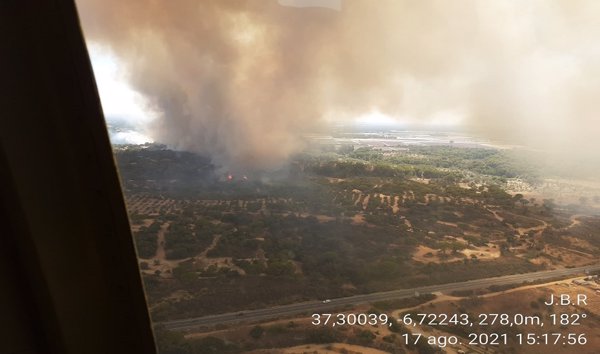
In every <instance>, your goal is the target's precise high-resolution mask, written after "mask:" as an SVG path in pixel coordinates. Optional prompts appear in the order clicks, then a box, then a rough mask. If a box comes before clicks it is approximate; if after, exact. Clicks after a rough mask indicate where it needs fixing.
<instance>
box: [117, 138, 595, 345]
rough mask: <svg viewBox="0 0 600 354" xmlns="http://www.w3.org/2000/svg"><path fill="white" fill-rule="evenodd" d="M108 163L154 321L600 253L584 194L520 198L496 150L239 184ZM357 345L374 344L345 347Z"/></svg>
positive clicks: (348, 156)
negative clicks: (572, 199)
mask: <svg viewBox="0 0 600 354" xmlns="http://www.w3.org/2000/svg"><path fill="white" fill-rule="evenodd" d="M116 159H117V162H118V165H119V169H120V172H121V178H122V182H123V188H124V192H125V197H126V202H127V206H128V210H129V213H130V219H131V223H132V229H133V231H134V237H135V241H136V245H137V249H138V256H139V258H140V268H141V271H142V273H143V274H144V282H145V286H146V290H147V296H148V300H149V303H150V309H151V314H152V317H153V320H155V321H164V320H172V319H177V318H188V317H194V316H203V315H209V314H215V313H224V312H235V311H240V310H244V309H255V308H263V307H268V306H274V305H278V304H287V303H293V302H298V301H305V300H314V299H317V300H322V299H329V298H336V297H343V296H351V295H356V294H361V293H370V292H376V291H384V290H391V289H398V288H410V287H415V286H421V285H427V284H438V283H445V282H457V281H464V280H469V279H478V278H484V277H491V276H497V275H503V274H514V273H523V272H529V271H536V270H542V269H554V268H562V267H572V266H577V265H586V264H591V263H594V262H595V261H596V260H597V259H598V256H599V253H600V252H599V250H600V248H599V247H600V237H599V235H598V230H599V229H600V218H599V217H597V216H595V215H596V214H595V212H594V208H593V207H592V206H590V203H592V202H591V201H593V200H594V196H588V197H586V198H587V199H582V200H581V203H579V204H568V205H565V204H560V203H558V202H556V201H554V200H550V199H544V198H541V197H539V196H538V197H536V198H534V197H531V198H529V199H528V198H526V197H525V194H524V193H518V192H517V191H515V183H514V180H515V178H518V179H519V180H520V181H526V182H523V183H527V185H529V186H535V185H536V183H537V184H540V183H544V182H543V181H544V179H543V176H540V175H538V174H536V173H534V172H533V171H532V170H531V168H530V167H529V165H528V164H526V163H523V162H522V161H519V159H518V158H516V157H515V156H514V154H511V153H509V152H506V151H503V150H498V149H489V148H464V147H453V146H436V147H424V146H416V147H411V148H407V149H402V150H396V151H384V150H382V149H377V148H367V147H361V148H359V149H347V148H344V149H343V150H340V151H335V150H334V151H326V152H323V151H318V152H310V153H308V152H307V153H304V154H301V155H298V156H296V157H294V158H293V159H292V161H291V162H290V164H289V165H288V166H286V168H283V169H281V170H279V171H274V172H270V173H265V172H256V171H246V172H245V173H240V174H239V176H236V175H231V174H228V173H221V172H219V170H218V168H216V167H214V166H213V165H212V164H211V162H210V161H209V160H208V159H205V158H202V157H199V156H197V155H194V154H191V153H180V152H174V151H171V150H168V149H166V148H164V147H160V146H145V147H143V148H139V147H138V148H133V147H128V148H124V149H121V150H117V152H116ZM436 306H437V305H436ZM290 331H291V330H290ZM291 332H293V333H296V332H302V333H305V332H306V328H305V329H302V330H299V329H294V331H291ZM346 334H347V333H346ZM361 335H362V336H363V337H365V338H367V337H369V338H370V337H371V336H370V335H368V334H366V333H362V334H361V333H353V334H350V335H346V336H343V339H344V340H343V341H345V342H348V341H349V342H352V340H353V338H354V339H355V338H360V336H361ZM376 336H379V337H377V338H380V337H381V338H382V337H384V336H385V335H383V336H380V335H376ZM295 337H297V338H300V339H298V341H299V342H298V343H296V344H297V345H300V346H301V345H303V344H305V343H306V340H307V338H310V336H306V335H300V334H295ZM365 340H366V339H365ZM284 342H285V341H284ZM288 342H289V341H288ZM288 342H286V343H288ZM292 342H293V341H292ZM309 342H310V341H309ZM374 342H378V343H379V342H381V341H379V340H374ZM281 343H283V342H281ZM281 343H279V344H281ZM312 343H314V341H312ZM327 343H329V342H327ZM255 344H256V343H255ZM388 344H389V343H388ZM273 345H274V343H270V344H264V345H258V344H256V345H254V346H255V347H256V346H258V347H261V346H262V347H267V348H268V347H273ZM287 346H291V345H287ZM237 348H239V347H237ZM300 348H301V347H298V348H297V349H294V350H301V349H300ZM255 349H256V350H258V349H260V348H254V349H253V350H255ZM232 350H233V349H232ZM289 350H292V349H289ZM315 350H316V349H315ZM319 350H332V349H327V348H325V347H323V348H321V349H319ZM346 350H347V351H349V352H351V350H352V349H350V348H347V349H346ZM288 352H289V351H288ZM291 352H294V351H293V350H292V351H291ZM257 353H258V352H257Z"/></svg>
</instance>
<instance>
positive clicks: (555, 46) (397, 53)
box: [78, 0, 600, 166]
mask: <svg viewBox="0 0 600 354" xmlns="http://www.w3.org/2000/svg"><path fill="white" fill-rule="evenodd" d="M331 4H333V5H331ZM78 7H79V10H80V15H81V19H82V25H83V27H84V31H85V34H86V37H87V39H88V40H89V41H93V42H95V43H100V44H104V45H107V46H110V48H112V51H113V52H114V53H115V54H116V55H117V56H118V57H119V58H120V59H121V60H122V62H123V63H124V65H126V70H125V71H126V72H127V73H128V77H127V80H128V81H129V83H130V84H131V85H132V86H133V87H134V88H135V89H136V90H137V91H139V92H140V93H141V94H143V95H144V96H145V97H147V98H148V100H149V102H151V103H152V105H153V108H154V109H155V110H157V111H158V112H160V113H161V118H160V119H158V121H157V122H156V123H155V125H154V126H153V127H152V132H153V137H154V138H155V139H156V140H157V141H161V142H166V143H168V144H170V145H172V146H175V147H177V148H180V149H185V150H191V151H196V152H201V153H205V154H209V155H211V156H213V158H215V159H217V160H218V161H220V163H222V164H223V165H228V164H242V165H246V166H269V165H273V164H277V163H278V162H280V161H282V160H284V159H285V158H286V157H287V156H289V155H290V154H292V153H293V152H295V151H297V150H298V149H300V148H301V147H302V140H301V139H300V137H301V136H302V134H304V133H306V132H309V131H314V130H316V129H319V128H320V127H321V126H323V124H325V123H330V122H332V120H333V121H335V120H343V119H348V118H352V117H356V116H357V115H360V114H364V113H366V112H370V111H372V110H379V111H380V112H383V113H385V114H388V115H390V116H393V117H401V118H402V119H404V120H407V119H408V120H413V121H415V122H425V123H426V122H435V121H439V120H440V119H443V117H452V118H453V119H454V120H459V121H460V122H461V124H462V125H463V127H464V128H465V129H467V130H470V131H472V132H477V133H480V134H484V135H486V136H488V137H491V138H498V139H503V140H505V141H507V142H513V143H519V144H528V145H531V146H534V147H537V148H544V149H550V150H553V151H555V152H556V153H558V154H562V153H565V154H567V153H568V154H571V153H574V152H577V153H579V154H580V153H581V152H582V151H588V152H590V153H589V157H595V156H596V155H597V154H595V151H598V150H599V149H600V143H598V141H600V139H598V138H597V137H599V136H600V123H599V119H598V112H600V100H598V98H597V95H598V93H599V92H600V45H598V44H599V40H600V21H598V19H599V18H600V2H597V1H594V0H590V1H586V0H554V1H551V0H548V1H546V0H544V1H537V0H528V1H526V0H512V1H476V0H458V1H441V0H440V1H436V0H422V1H400V0H379V1H368V0H354V1H348V0H347V1H343V2H342V1H332V0H327V1H325V2H323V3H321V5H319V1H318V0H310V1H309V2H308V3H304V4H303V3H302V0H295V1H291V0H286V1H283V0H282V1H275V0H255V1H252V0H247V1H241V0H202V1H198V0H177V1H152V0H130V1H122V0H120V1H117V0H78ZM561 156H562V155H561ZM565 156H566V155H565ZM595 161H598V160H597V159H596V160H595Z"/></svg>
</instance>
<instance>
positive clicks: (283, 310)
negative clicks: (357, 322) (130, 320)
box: [162, 265, 600, 331]
mask: <svg viewBox="0 0 600 354" xmlns="http://www.w3.org/2000/svg"><path fill="white" fill-rule="evenodd" d="M595 270H600V265H593V266H586V267H579V268H567V269H557V270H547V271H542V272H534V273H525V274H515V275H506V276H501V277H494V278H485V279H477V280H469V281H465V282H460V283H449V284H440V285H430V286H423V287H418V288H412V289H401V290H393V291H385V292H379V293H373V294H364V295H355V296H349V297H342V298H337V299H331V301H330V302H328V303H323V302H322V301H308V302H301V303H296V304H290V305H284V306H276V307H269V308H264V309H259V310H248V311H243V312H234V313H224V314H219V315H211V316H204V317H196V318H188V319H183V320H175V321H168V322H162V324H163V325H164V326H165V328H167V329H170V330H180V331H183V330H190V329H193V328H195V327H202V326H214V325H218V324H228V323H236V322H256V321H261V320H266V319H272V318H277V317H284V316H292V315H299V314H303V313H307V314H308V313H313V312H319V311H324V310H331V309H336V308H340V307H344V306H346V305H359V304H364V303H370V302H375V301H384V300H394V299H401V298H407V297H411V296H414V295H415V293H416V292H418V293H420V294H427V293H433V292H445V293H449V292H452V291H456V290H470V289H478V288H486V287H489V286H491V285H506V284H518V283H522V282H525V281H529V282H533V281H536V280H545V279H551V278H555V277H561V276H568V275H576V274H582V273H584V272H585V271H595Z"/></svg>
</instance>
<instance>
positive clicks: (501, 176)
mask: <svg viewBox="0 0 600 354" xmlns="http://www.w3.org/2000/svg"><path fill="white" fill-rule="evenodd" d="M77 4H78V8H79V11H80V17H81V23H82V27H83V29H84V34H85V36H86V41H87V44H88V50H89V52H90V56H91V59H92V64H93V68H94V72H95V76H96V81H97V85H98V89H99V93H100V98H101V100H102V104H103V109H104V112H105V116H106V121H107V126H108V130H109V133H110V137H111V141H112V143H113V152H114V157H115V163H116V165H117V167H118V171H119V176H120V179H121V188H122V191H123V196H124V198H125V201H126V205H127V211H128V214H129V221H130V225H131V230H132V235H133V239H134V242H135V245H136V251H137V258H138V264H139V270H140V272H141V275H142V279H143V281H144V286H145V291H146V295H147V302H148V309H149V312H150V315H151V317H152V321H153V324H154V330H155V335H156V341H157V346H158V348H159V351H160V352H161V353H165V354H166V353H177V354H199V353H224V354H227V353H229V354H234V353H251V354H284V353H285V354H291V353H304V352H311V353H313V352H314V353H324V354H333V353H344V352H352V353H369V354H370V353H394V354H423V353H428V354H429V353H442V352H445V353H456V354H459V353H475V352H476V353H483V352H486V353H520V354H537V353H540V352H548V353H559V352H560V353H561V354H584V353H590V354H592V353H597V352H598V350H597V349H598V348H600V337H599V336H598V335H597V328H600V300H599V299H600V297H598V294H600V279H599V278H598V276H599V275H600V265H599V264H598V259H599V257H600V234H599V230H600V179H599V178H598V176H600V154H598V151H600V139H598V137H600V119H599V117H598V112H600V101H598V100H597V97H596V96H597V93H598V92H600V75H599V74H600V46H598V45H597V43H600V22H599V21H598V19H599V18H600V2H597V1H587V0H548V1H541V0H539V1H538V0H520V1H517V0H509V1H475V0H457V1H441V0H424V1H400V0H397V1H396V0H380V1H368V0H355V1H350V0H278V1H276V0H246V1H242V0H202V1H198V0H178V1H150V0H131V1H116V0H105V1H101V0H78V1H77ZM562 294H570V296H572V297H574V296H579V295H585V297H586V299H589V300H590V301H589V303H585V304H571V305H572V306H556V307H554V306H550V305H548V303H547V301H548V299H549V298H550V299H551V298H552V297H551V296H554V297H555V298H556V299H558V298H560V296H562ZM315 316H317V319H318V320H317V321H316V323H315ZM327 316H330V317H331V318H332V319H333V318H336V319H340V316H341V318H342V320H343V321H342V322H339V321H333V322H331V321H330V322H327V321H328V320H329V317H327ZM419 316H421V319H422V320H421V321H420V322H419V323H417V321H415V319H418V318H419ZM444 316H446V317H445V318H446V320H448V321H447V323H445V324H442V323H441V322H439V323H438V322H436V321H437V320H441V319H443V318H444ZM493 316H496V317H498V318H499V319H501V320H500V321H499V322H498V321H496V322H494V321H495V320H494V321H492V322H491V323H488V322H487V321H488V319H489V318H491V317H493ZM325 318H326V319H327V320H325V321H322V319H325ZM367 318H368V319H369V323H366V322H365V321H366V319H367ZM425 318H427V319H432V318H433V321H425V320H424V319H425ZM565 318H566V319H567V320H569V321H571V322H569V323H565V320H564V319H565ZM584 318H585V319H584ZM459 319H460V320H459ZM557 319H559V321H557ZM346 320H348V321H346ZM350 320H352V321H354V323H353V324H350ZM373 320H375V322H373ZM446 320H444V321H446ZM359 321H362V323H359ZM420 335H423V338H428V340H427V341H426V340H423V341H421V342H420V343H417V340H413V339H414V337H415V336H420ZM494 335H495V337H494V338H495V339H493V340H494V341H495V342H494V343H492V337H493V336H494ZM550 337H552V338H553V339H554V342H552V343H551V342H549V341H548V338H550ZM432 338H433V341H431V339H432ZM450 341H454V342H453V343H450ZM561 344H562V345H561ZM567 344H568V345H567Z"/></svg>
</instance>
